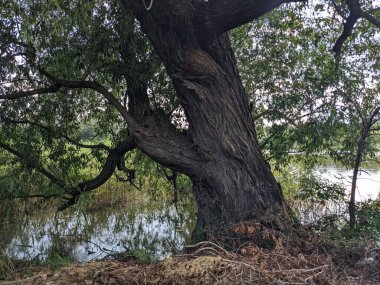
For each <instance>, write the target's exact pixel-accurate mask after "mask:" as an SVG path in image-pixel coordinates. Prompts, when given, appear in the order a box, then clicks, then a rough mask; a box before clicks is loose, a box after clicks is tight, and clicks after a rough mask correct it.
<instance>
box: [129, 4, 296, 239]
mask: <svg viewBox="0 0 380 285" xmlns="http://www.w3.org/2000/svg"><path fill="white" fill-rule="evenodd" d="M132 2H133V1H132ZM198 2H202V3H198ZM198 2H197V1H193V2H190V1H175V2H174V1H156V2H155V3H154V4H153V6H152V8H151V9H150V10H149V11H146V10H145V8H144V7H143V6H141V5H142V4H138V3H137V2H133V3H131V2H129V1H126V2H125V5H126V7H127V9H130V8H132V10H133V13H134V15H135V16H136V17H137V18H138V20H139V21H140V23H141V27H142V29H143V31H144V32H145V33H146V34H147V36H148V37H149V39H150V40H151V42H152V44H153V45H154V47H155V50H156V52H157V54H158V55H159V57H160V58H161V60H162V62H163V63H164V65H165V67H166V69H167V71H168V73H169V76H170V77H171V79H172V80H173V83H174V85H175V88H176V89H177V94H178V98H179V101H180V103H181V105H182V107H183V108H184V110H185V113H186V116H187V120H188V122H189V130H188V132H187V134H186V135H183V134H182V135H181V136H182V142H181V141H179V140H170V138H171V136H170V134H171V133H172V132H167V131H165V132H166V135H165V136H164V137H165V139H162V138H163V135H162V133H160V134H159V135H157V137H156V136H154V135H153V136H152V135H150V136H148V135H147V134H143V132H144V131H145V130H146V131H147V132H149V133H150V134H153V133H154V132H155V130H161V131H163V130H166V129H167V128H166V127H163V125H161V124H160V123H159V120H157V119H156V120H155V122H154V123H153V122H149V123H146V124H144V125H145V126H146V128H145V129H144V128H139V129H138V131H135V132H131V135H132V137H133V138H134V141H135V143H136V144H137V145H138V147H139V148H141V149H142V150H143V151H144V152H145V153H147V154H148V155H149V156H151V157H152V158H153V159H155V160H156V161H158V162H159V163H161V164H164V165H166V166H169V167H170V168H172V169H174V170H178V171H181V172H183V173H185V174H187V175H189V176H190V177H191V179H192V181H193V190H194V193H195V195H196V199H197V202H198V222H197V227H196V230H195V233H196V232H199V233H204V230H208V231H210V230H211V231H213V230H214V229H217V228H218V227H220V226H221V225H224V226H225V225H228V224H232V223H236V222H238V221H242V220H247V219H256V220H260V219H261V218H262V217H263V215H266V214H267V213H268V212H270V213H271V214H272V217H273V216H275V215H276V212H277V211H278V209H279V208H281V209H285V208H286V207H285V205H284V199H283V196H282V192H281V189H280V187H279V185H278V184H277V182H276V181H275V179H274V177H273V175H272V173H271V170H270V167H269V165H268V163H267V162H266V161H265V159H264V158H263V155H262V153H261V150H260V147H259V144H258V141H257V138H256V133H255V129H254V122H253V119H252V117H251V114H250V111H249V107H248V104H247V100H246V95H245V93H244V88H243V86H242V83H241V80H240V77H239V74H238V71H237V68H236V61H235V58H234V54H233V51H232V49H231V47H230V43H229V39H228V35H227V33H224V32H225V31H227V30H229V29H230V28H232V27H234V26H237V25H240V24H242V21H247V20H248V19H253V18H256V17H258V16H260V15H262V14H264V13H265V12H266V11H269V10H271V9H273V8H274V7H276V6H278V5H279V4H281V3H283V2H286V1H237V2H239V3H240V2H244V3H246V4H247V5H248V6H249V7H245V6H244V5H243V6H239V5H235V4H237V3H235V4H234V5H232V6H231V2H233V1H219V3H220V4H223V5H221V6H219V10H217V11H216V12H215V15H213V14H212V13H211V11H212V9H211V8H212V7H214V6H215V5H216V4H215V3H217V2H218V1H210V2H211V4H210V6H207V4H205V3H206V2H204V3H203V1H198ZM244 3H243V4H244ZM240 4H242V3H240ZM213 5H214V6H213ZM201 6H203V7H204V10H202V9H201ZM235 6H236V7H235ZM233 7H235V8H236V9H237V8H238V7H239V9H240V13H242V11H241V9H243V10H244V13H245V14H244V15H245V16H244V19H243V20H242V19H236V18H237V17H236V15H237V14H239V12H238V11H235V12H236V13H237V14H236V15H235V14H234V15H233V18H234V20H232V19H230V20H229V21H227V20H226V21H222V19H223V13H224V15H226V13H227V14H228V13H230V12H231V11H230V9H232V8H233ZM244 7H245V8H244ZM214 8H215V7H214ZM248 8H249V9H248ZM207 9H208V10H207ZM249 11H250V12H249ZM204 35H207V37H208V38H207V39H206V38H205V36H204ZM173 133H174V132H173ZM181 136H180V137H181ZM147 137H149V140H148V141H147V139H146V138H147ZM155 138H156V139H155ZM177 138H178V135H177ZM168 142H169V145H168V146H165V144H167V143H168ZM178 143H181V145H178ZM186 145H187V147H186ZM163 146H164V147H163ZM186 153H189V154H188V155H187V156H186V155H184V154H186ZM176 154H179V155H180V156H179V157H178V159H177V158H176V157H173V156H175V155H176ZM283 213H285V214H284V215H285V217H283V218H284V220H286V221H287V222H289V220H288V218H289V217H288V214H287V212H286V210H285V211H284V212H283ZM201 238H202V237H201Z"/></svg>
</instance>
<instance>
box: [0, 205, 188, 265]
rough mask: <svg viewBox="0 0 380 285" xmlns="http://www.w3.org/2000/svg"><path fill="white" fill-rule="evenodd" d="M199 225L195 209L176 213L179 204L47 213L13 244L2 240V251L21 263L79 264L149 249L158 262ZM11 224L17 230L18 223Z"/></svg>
mask: <svg viewBox="0 0 380 285" xmlns="http://www.w3.org/2000/svg"><path fill="white" fill-rule="evenodd" d="M19 222H20V221H17V223H19ZM194 222H195V221H194V214H193V213H192V212H191V210H190V209H189V207H187V208H186V207H179V208H178V210H176V208H175V207H174V205H163V206H161V207H159V208H156V209H149V208H142V209H128V208H123V209H105V210H101V211H92V212H89V213H85V212H83V211H71V212H64V213H60V214H59V215H54V214H53V213H52V212H47V213H44V215H41V214H39V215H37V216H29V217H28V219H24V220H23V221H22V222H21V224H19V226H18V227H17V230H16V232H14V231H13V237H11V238H10V240H9V241H8V242H6V241H3V242H1V241H0V248H3V249H4V250H5V253H6V254H7V255H9V256H11V257H14V258H19V259H28V260H30V259H33V258H39V259H40V260H45V259H46V258H47V257H48V256H49V255H51V253H52V252H54V253H58V254H59V255H61V256H68V255H69V256H70V257H71V258H72V259H74V260H76V261H79V262H85V261H90V260H93V259H99V258H104V257H107V256H109V255H110V254H115V253H118V252H125V251H126V250H136V249H144V250H145V251H147V252H148V253H149V254H150V255H151V256H152V257H153V259H157V260H158V259H162V258H165V257H167V256H168V255H170V254H172V253H173V252H175V251H176V249H180V248H181V247H182V246H183V244H184V243H185V241H186V240H187V239H188V238H189V236H190V231H191V229H192V228H193V225H194ZM9 226H11V227H15V223H8V227H9ZM2 227H3V231H7V230H9V229H8V227H7V226H6V225H5V226H2ZM2 243H3V244H2Z"/></svg>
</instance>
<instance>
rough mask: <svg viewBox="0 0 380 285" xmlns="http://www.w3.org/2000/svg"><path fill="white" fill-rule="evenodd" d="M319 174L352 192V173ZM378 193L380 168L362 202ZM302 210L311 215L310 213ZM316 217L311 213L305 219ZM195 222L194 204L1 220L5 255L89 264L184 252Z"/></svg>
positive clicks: (330, 169)
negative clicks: (121, 256)
mask: <svg viewBox="0 0 380 285" xmlns="http://www.w3.org/2000/svg"><path fill="white" fill-rule="evenodd" d="M315 172H316V173H317V174H319V175H321V176H322V177H324V178H326V179H329V180H330V181H333V182H341V183H343V184H344V185H345V186H346V189H347V191H349V189H350V177H351V175H352V173H351V171H347V170H345V169H341V168H339V167H336V166H335V165H327V166H325V167H318V168H317V169H315ZM379 193H380V170H379V169H377V170H376V169H372V170H370V171H367V172H361V173H360V176H359V180H358V200H359V201H363V200H365V199H369V198H375V197H377V196H378V195H379ZM334 207H335V208H334ZM334 207H330V208H329V207H326V205H324V206H323V209H322V208H321V211H322V212H320V213H321V214H326V211H327V210H332V209H333V210H334V211H336V210H337V208H336V206H334ZM342 207H345V205H344V204H343V205H342ZM301 211H304V212H305V213H306V212H307V209H301ZM0 212H1V211H0ZM314 212H315V211H314ZM316 218H318V217H313V216H310V214H307V215H304V217H303V219H302V220H303V221H304V222H308V221H311V220H313V219H316ZM194 224H195V214H194V207H192V206H189V202H187V203H183V204H179V205H178V208H176V207H175V206H174V205H173V204H172V203H161V204H160V203H157V202H154V203H145V204H144V203H143V204H142V205H133V204H132V205H131V206H125V207H117V208H105V209H101V210H99V209H97V210H94V211H87V212H85V211H83V210H73V209H70V210H67V211H65V212H63V213H59V214H56V213H55V212H54V211H53V210H50V211H43V212H38V214H34V215H19V214H18V215H13V216H10V217H8V218H6V219H1V218H0V252H1V251H2V253H3V254H4V253H5V254H7V255H8V256H11V257H14V258H19V259H26V260H30V259H33V258H38V259H40V260H46V259H47V258H48V257H49V256H51V255H52V254H54V253H57V254H59V255H60V256H70V257H71V259H73V260H75V261H78V262H85V261H90V260H94V259H100V258H105V257H112V256H114V255H115V254H116V253H119V252H125V251H134V250H143V251H144V252H146V253H147V254H149V255H150V256H151V257H153V259H154V260H159V259H163V258H165V257H167V256H169V255H171V254H173V253H176V252H177V251H178V250H180V249H181V248H182V246H183V245H184V243H185V242H186V241H188V239H189V237H190V234H191V230H192V228H193V227H194Z"/></svg>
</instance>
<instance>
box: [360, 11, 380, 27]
mask: <svg viewBox="0 0 380 285" xmlns="http://www.w3.org/2000/svg"><path fill="white" fill-rule="evenodd" d="M363 18H365V19H367V20H368V21H369V22H370V23H371V24H373V25H375V26H376V27H378V28H380V20H379V19H377V18H375V17H374V16H372V15H371V14H370V13H367V12H364V13H363Z"/></svg>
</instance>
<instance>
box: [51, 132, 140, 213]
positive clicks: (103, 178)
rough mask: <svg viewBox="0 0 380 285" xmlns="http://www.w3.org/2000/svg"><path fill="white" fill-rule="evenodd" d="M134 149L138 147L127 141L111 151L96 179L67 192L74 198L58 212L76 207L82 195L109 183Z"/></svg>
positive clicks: (82, 183)
mask: <svg viewBox="0 0 380 285" xmlns="http://www.w3.org/2000/svg"><path fill="white" fill-rule="evenodd" d="M134 148H136V145H135V144H134V143H133V142H132V141H131V140H129V139H127V140H124V141H122V142H120V143H119V144H118V145H117V146H116V147H115V148H113V149H112V150H110V152H109V154H108V157H107V159H106V161H105V163H104V164H103V168H102V170H101V171H100V173H99V174H98V175H97V176H96V177H95V178H93V179H90V180H88V181H84V182H81V183H79V184H78V185H77V186H76V187H74V188H72V189H70V191H67V194H69V195H70V196H72V197H71V198H70V199H69V200H68V201H67V202H66V203H64V204H63V205H62V206H61V207H59V209H58V211H63V210H65V209H67V208H68V207H70V206H72V205H74V204H75V203H76V201H77V199H78V197H79V196H80V195H81V194H83V193H86V192H89V191H91V190H94V189H96V188H98V187H100V186H101V185H103V184H104V183H105V182H107V181H108V179H110V177H111V176H112V174H113V173H114V171H115V169H116V167H117V166H118V164H119V162H120V160H121V158H122V157H123V155H124V154H125V153H126V152H128V151H131V150H133V149H134Z"/></svg>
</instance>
